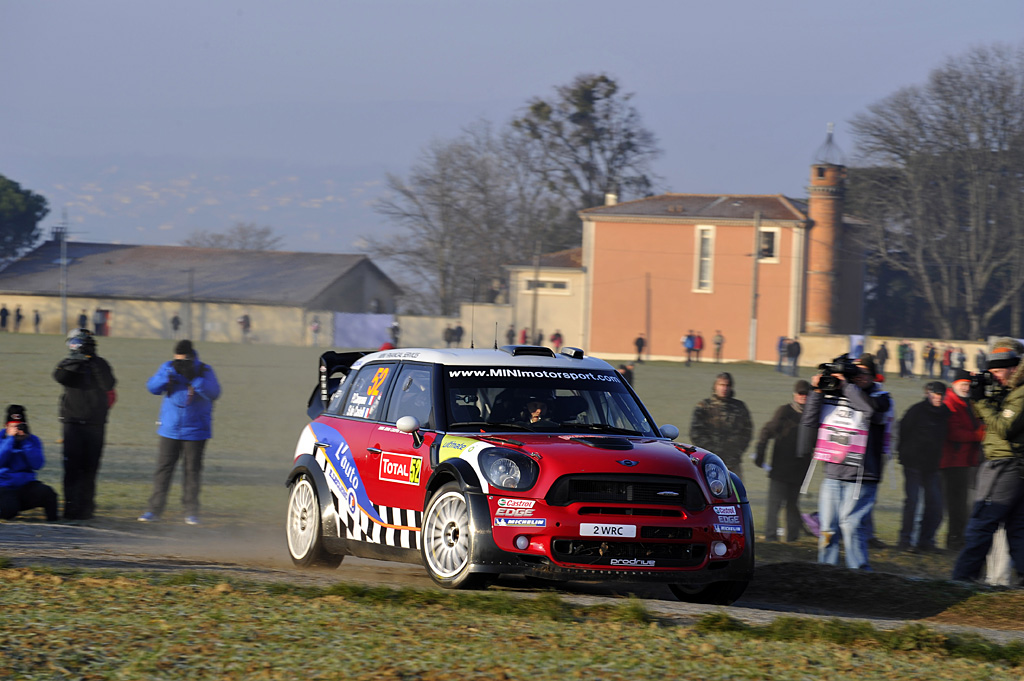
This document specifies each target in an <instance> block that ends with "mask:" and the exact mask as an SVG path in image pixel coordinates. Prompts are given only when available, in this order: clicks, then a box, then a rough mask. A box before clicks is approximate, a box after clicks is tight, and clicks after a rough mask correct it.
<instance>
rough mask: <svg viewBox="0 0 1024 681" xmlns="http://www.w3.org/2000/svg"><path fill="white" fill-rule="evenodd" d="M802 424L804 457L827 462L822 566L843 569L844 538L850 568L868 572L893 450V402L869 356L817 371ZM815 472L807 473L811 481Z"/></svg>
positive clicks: (823, 486)
mask: <svg viewBox="0 0 1024 681" xmlns="http://www.w3.org/2000/svg"><path fill="white" fill-rule="evenodd" d="M818 369H819V373H818V375H816V376H814V377H813V378H812V379H811V386H812V387H813V391H812V392H811V393H810V395H808V398H807V405H806V406H805V407H804V412H803V416H802V418H801V421H800V426H801V429H800V430H801V432H800V436H801V439H800V442H801V444H800V447H799V449H800V452H801V454H802V455H804V456H807V455H811V454H813V457H814V459H815V460H817V461H822V462H824V466H825V479H824V480H823V481H822V483H821V491H820V495H819V501H818V521H819V523H820V525H821V529H820V534H819V538H818V562H819V563H828V564H830V565H838V564H839V541H840V539H842V541H843V548H844V549H845V553H846V565H847V567H850V568H853V569H855V570H870V569H871V568H870V566H869V565H868V540H869V539H870V538H871V512H872V510H873V508H874V505H875V499H876V497H877V493H878V482H879V481H880V480H881V478H882V466H883V463H884V459H883V456H884V455H885V453H886V452H887V451H888V447H889V426H890V424H891V423H892V415H893V401H892V398H891V397H890V396H889V393H888V392H886V391H885V390H884V389H883V388H882V385H881V384H880V383H876V382H875V378H876V373H877V372H876V368H875V360H874V357H872V356H871V355H870V354H865V355H863V356H862V357H860V358H859V359H856V360H851V359H849V358H848V357H847V356H846V355H842V356H840V357H837V358H836V359H835V360H833V361H832V362H829V363H827V364H822V365H820V366H819V367H818ZM812 474H813V467H812V468H811V470H809V471H808V473H807V478H806V479H807V480H810V477H811V475H812Z"/></svg>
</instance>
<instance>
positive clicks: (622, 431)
mask: <svg viewBox="0 0 1024 681" xmlns="http://www.w3.org/2000/svg"><path fill="white" fill-rule="evenodd" d="M561 426H562V427H563V428H578V429H579V430H582V431H585V432H589V433H614V434H616V435H642V434H643V433H641V432H639V431H636V430H631V429H629V428H618V427H616V426H610V425H608V424H607V423H573V422H572V421H567V422H565V423H562V424H561Z"/></svg>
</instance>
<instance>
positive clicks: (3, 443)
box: [0, 404, 57, 522]
mask: <svg viewBox="0 0 1024 681" xmlns="http://www.w3.org/2000/svg"><path fill="white" fill-rule="evenodd" d="M44 465H46V459H45V458H44V457H43V443H42V442H40V441H39V438H38V437H36V436H35V435H32V434H31V433H29V432H28V422H27V421H26V420H25V407H23V406H21V405H20V404H12V405H11V406H9V407H7V427H6V428H5V429H4V430H3V434H2V435H0V518H2V519H4V520H10V519H11V518H14V517H16V516H17V515H18V514H19V513H21V512H22V511H27V510H28V509H30V508H40V507H41V508H43V509H44V510H45V511H46V519H47V520H49V521H50V522H54V521H55V520H57V493H56V492H55V491H53V488H52V487H50V486H49V485H44V484H43V483H41V482H40V481H39V480H37V479H36V471H37V470H39V469H40V468H42V467H43V466H44Z"/></svg>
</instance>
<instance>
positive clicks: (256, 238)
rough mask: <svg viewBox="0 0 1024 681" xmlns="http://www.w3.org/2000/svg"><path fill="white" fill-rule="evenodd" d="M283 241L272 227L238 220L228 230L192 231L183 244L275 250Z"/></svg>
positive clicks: (203, 246)
mask: <svg viewBox="0 0 1024 681" xmlns="http://www.w3.org/2000/svg"><path fill="white" fill-rule="evenodd" d="M282 241H283V240H282V238H281V237H279V236H276V235H275V234H274V229H273V228H272V227H257V226H256V224H255V223H244V222H238V223H236V224H235V225H234V226H233V227H231V228H230V229H228V230H227V231H226V232H208V231H205V230H198V231H195V232H192V234H191V235H189V237H188V238H187V239H185V240H184V241H182V242H181V245H182V246H191V247H193V248H230V249H234V250H239V251H275V250H277V249H279V248H280V247H281V243H282Z"/></svg>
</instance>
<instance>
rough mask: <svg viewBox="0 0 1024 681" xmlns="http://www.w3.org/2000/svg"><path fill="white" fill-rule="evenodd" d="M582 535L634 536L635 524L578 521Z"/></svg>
mask: <svg viewBox="0 0 1024 681" xmlns="http://www.w3.org/2000/svg"><path fill="white" fill-rule="evenodd" d="M580 536H582V537H635V536H636V525H604V524H601V523H580Z"/></svg>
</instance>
